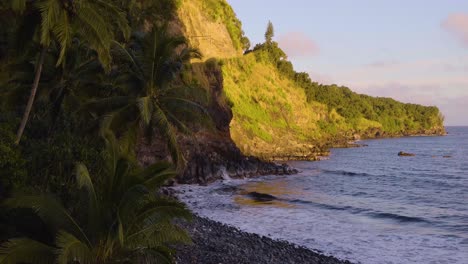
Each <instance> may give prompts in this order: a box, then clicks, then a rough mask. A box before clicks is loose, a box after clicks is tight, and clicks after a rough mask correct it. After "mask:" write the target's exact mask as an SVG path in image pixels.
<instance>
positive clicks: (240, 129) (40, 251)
mask: <svg viewBox="0 0 468 264" xmlns="http://www.w3.org/2000/svg"><path fill="white" fill-rule="evenodd" d="M176 15H178V16H179V19H175V16H176ZM213 21H214V22H213ZM0 22H1V24H2V27H0V207H1V208H0V210H1V211H2V214H1V215H0V264H10V263H17V262H19V263H64V264H68V263H70V264H71V263H73V264H76V263H140V262H141V263H159V262H169V263H170V262H172V255H173V254H172V253H173V252H172V251H171V249H170V247H171V245H173V244H175V243H185V242H188V241H189V239H188V238H187V236H186V234H185V233H184V232H183V230H180V229H178V228H177V226H174V225H173V224H172V223H173V220H174V218H188V217H189V216H190V214H189V213H188V212H187V210H186V209H185V208H184V206H182V205H181V204H179V203H178V202H176V201H173V200H170V199H168V198H167V197H165V196H163V195H161V194H159V193H160V187H161V186H162V185H164V184H165V183H166V181H167V180H169V179H170V178H172V177H174V176H175V174H176V172H181V171H182V170H183V166H184V165H185V164H184V158H183V156H182V155H181V151H179V148H178V143H177V140H176V139H177V136H178V135H181V133H184V132H187V134H189V133H190V132H192V131H197V132H199V131H201V132H203V133H205V132H208V133H209V132H211V131H212V130H213V129H215V128H214V127H215V126H214V124H213V122H212V121H211V120H209V119H210V117H209V115H207V110H206V109H208V108H210V107H211V108H210V109H212V106H213V104H212V103H213V102H216V106H219V105H221V106H222V108H223V110H224V109H226V110H228V109H227V108H228V107H230V108H232V110H233V114H234V119H233V121H232V123H231V134H232V138H233V139H234V140H235V142H236V143H237V144H238V146H239V147H240V148H241V149H242V150H243V151H244V153H246V154H253V155H258V156H261V157H265V158H269V157H267V156H266V154H268V155H270V157H271V156H275V155H281V154H293V155H302V154H307V153H303V152H302V150H304V149H305V150H307V151H309V152H310V150H311V149H313V148H315V147H317V146H319V147H320V145H321V144H326V143H329V142H333V140H336V139H347V138H349V137H350V136H352V135H353V134H355V133H358V134H361V135H363V136H377V135H389V136H392V135H401V134H405V133H420V132H424V131H433V130H432V129H443V128H442V121H443V120H442V117H441V114H440V113H439V110H438V109H437V108H435V107H423V106H419V105H411V104H402V103H399V102H396V101H394V100H392V99H387V98H373V97H369V96H365V95H359V94H356V93H353V92H352V91H351V90H349V89H348V88H346V87H338V86H336V85H321V84H318V83H316V82H313V81H312V80H311V79H310V77H309V76H308V75H307V74H306V73H297V72H295V71H294V69H293V66H292V64H291V62H289V61H288V60H287V56H286V54H285V53H284V52H283V51H282V50H281V49H280V48H279V45H278V43H277V42H275V41H274V40H273V38H274V28H273V25H272V24H271V23H269V25H268V29H267V32H266V34H265V43H262V44H257V45H256V46H255V47H254V48H253V49H251V50H250V42H249V40H248V39H247V38H246V37H245V36H244V33H243V31H242V28H241V22H240V21H239V20H238V19H237V18H236V16H235V14H234V12H233V10H232V8H231V7H230V6H229V5H228V4H227V2H226V1H225V0H207V1H205V0H203V1H202V0H139V1H124V0H96V1H94V0H81V1H72V0H37V1H32V0H10V1H1V2H0ZM218 22H219V23H218ZM181 23H185V24H183V25H180V24H181ZM178 32H184V33H185V34H187V35H188V36H187V38H185V37H180V36H177V33H178ZM206 34H213V35H210V36H208V38H206V36H201V37H202V39H199V41H198V42H197V41H195V37H200V36H199V35H206ZM217 34H218V35H219V36H222V37H220V38H219V39H218V35H217ZM190 37H193V38H190ZM210 38H211V40H213V39H214V41H213V43H211V40H209V39H210ZM207 39H208V40H207ZM191 43H192V44H193V43H197V44H198V48H200V49H201V50H202V51H208V52H207V53H208V54H209V55H210V56H208V58H209V57H211V56H214V58H210V59H208V60H207V61H206V62H201V61H200V59H201V53H200V52H199V50H198V49H196V48H193V47H192V46H191V45H190V44H191ZM210 50H214V51H213V52H210ZM241 51H245V55H244V56H240V55H241ZM218 55H219V56H218ZM220 58H222V60H220ZM220 71H222V73H223V76H221V74H220ZM223 78H224V88H225V89H224V91H222V90H221V89H220V88H221V87H220V84H221V82H222V81H223ZM213 86H216V88H217V89H218V90H216V91H214V89H212V87H213ZM213 91H214V92H213ZM215 92H216V94H215ZM213 94H214V95H213ZM212 96H214V97H216V98H212ZM213 100H216V101H213ZM226 112H227V113H229V112H228V111H226ZM209 114H211V116H215V115H212V114H213V113H211V112H210V113H209ZM214 114H216V113H214ZM222 118H223V122H224V121H226V122H227V121H228V120H229V115H228V114H226V117H222ZM18 128H19V129H18ZM438 131H440V130H438ZM224 132H226V131H223V133H224ZM226 134H227V133H226ZM223 135H224V134H223ZM153 138H154V140H155V141H156V142H157V147H159V148H161V149H162V150H161V153H162V157H161V159H165V161H161V162H159V161H158V162H155V163H154V164H146V163H144V162H142V161H141V160H138V159H137V153H136V152H137V151H138V150H139V148H145V147H149V146H150V144H152V140H153ZM158 140H159V141H158ZM153 143H154V142H153ZM151 147H154V146H153V145H151ZM166 149H169V150H168V151H166ZM298 150H299V151H298ZM166 156H168V157H166ZM139 162H142V163H144V164H145V165H148V167H147V168H141V167H140V163H139ZM167 162H169V163H167ZM5 201H6V202H5ZM31 223H34V224H31ZM13 237H16V238H13Z"/></svg>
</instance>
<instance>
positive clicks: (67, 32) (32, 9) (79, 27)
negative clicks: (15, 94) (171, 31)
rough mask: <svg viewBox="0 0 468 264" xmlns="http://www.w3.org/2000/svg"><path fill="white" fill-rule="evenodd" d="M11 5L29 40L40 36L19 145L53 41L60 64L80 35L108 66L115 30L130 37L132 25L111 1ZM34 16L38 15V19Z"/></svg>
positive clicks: (18, 1) (19, 0) (43, 0)
mask: <svg viewBox="0 0 468 264" xmlns="http://www.w3.org/2000/svg"><path fill="white" fill-rule="evenodd" d="M11 7H12V9H13V10H14V11H16V12H19V13H21V14H24V15H23V16H22V18H23V20H24V21H23V23H22V25H23V26H22V27H20V28H26V29H27V30H25V31H27V32H31V33H32V34H31V35H29V36H28V37H27V38H26V40H27V41H29V42H30V41H31V40H32V39H33V36H35V35H38V36H39V39H38V43H39V46H40V48H39V49H40V52H39V57H38V58H37V60H36V63H35V66H36V67H35V76H34V81H33V84H32V87H31V93H30V96H29V100H28V103H27V105H26V109H25V111H24V114H23V118H22V120H21V123H20V127H19V129H18V132H17V139H16V144H19V142H20V140H21V137H22V135H23V132H24V129H25V127H26V124H27V122H28V119H29V115H30V113H31V110H32V106H33V103H34V100H35V97H36V92H37V88H38V86H39V82H40V79H41V74H42V68H43V64H44V60H45V57H46V53H47V50H48V48H49V46H50V45H51V43H52V42H56V43H58V45H59V46H60V56H59V58H58V60H57V63H56V64H57V66H59V65H61V64H63V62H64V60H65V55H66V53H67V50H68V48H69V47H70V45H71V43H72V39H73V38H74V37H78V38H79V39H81V40H82V41H84V42H86V43H88V45H89V46H90V47H91V48H92V49H93V50H95V51H96V52H97V54H98V57H99V60H100V61H101V63H102V64H103V65H104V66H105V68H107V69H109V65H110V61H111V56H110V46H111V42H112V41H113V40H114V39H115V33H114V32H115V29H116V28H117V29H119V30H120V31H121V32H122V33H123V35H124V36H125V37H127V36H128V35H129V34H130V28H129V26H128V22H127V20H126V18H125V14H124V13H122V12H121V11H120V10H118V9H117V8H116V7H115V6H114V5H113V4H111V3H110V2H109V1H108V0H82V1H73V0H37V1H32V0H12V2H11ZM35 17H39V18H40V19H39V21H38V20H37V19H35ZM111 19H112V20H111ZM19 35H20V34H19Z"/></svg>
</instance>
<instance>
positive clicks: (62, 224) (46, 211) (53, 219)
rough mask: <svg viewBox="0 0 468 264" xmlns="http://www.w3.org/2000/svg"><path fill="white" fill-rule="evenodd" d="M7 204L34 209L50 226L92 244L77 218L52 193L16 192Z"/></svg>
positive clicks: (12, 206) (11, 206)
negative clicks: (26, 193) (28, 193)
mask: <svg viewBox="0 0 468 264" xmlns="http://www.w3.org/2000/svg"><path fill="white" fill-rule="evenodd" d="M5 205H7V206H8V207H10V208H30V209H32V210H34V211H35V212H36V213H37V215H38V216H39V217H40V218H41V219H42V220H43V221H44V222H45V223H46V224H47V225H48V226H49V227H53V228H56V229H61V230H67V231H69V232H70V233H73V234H75V235H77V236H78V237H80V238H81V239H83V240H85V241H87V242H88V243H89V244H90V242H89V239H88V237H87V236H86V234H85V233H84V232H83V230H82V229H81V227H80V226H79V225H78V223H77V222H76V221H75V219H74V218H73V217H72V216H71V215H70V214H69V213H68V212H67V210H65V208H64V207H63V205H62V204H61V203H60V202H59V201H58V200H57V199H56V198H55V197H53V196H51V195H48V194H40V195H21V194H16V195H13V197H11V198H9V199H7V200H6V201H5Z"/></svg>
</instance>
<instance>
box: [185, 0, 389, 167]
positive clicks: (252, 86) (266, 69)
mask: <svg viewBox="0 0 468 264" xmlns="http://www.w3.org/2000/svg"><path fill="white" fill-rule="evenodd" d="M179 16H180V20H181V21H182V23H183V24H184V25H185V34H187V35H188V36H194V35H204V34H209V35H210V37H211V38H213V39H215V40H216V43H218V44H213V43H208V42H206V41H203V40H201V41H200V40H192V43H194V44H195V46H197V47H199V48H200V49H201V51H202V52H203V53H204V54H205V56H206V58H208V57H217V58H223V63H224V66H223V75H224V88H225V93H226V96H227V98H228V100H229V101H230V103H231V104H232V110H233V114H234V118H233V120H232V123H231V135H232V138H233V140H234V141H235V142H236V144H237V145H238V146H239V147H240V148H241V150H242V151H243V152H244V153H245V154H249V155H255V156H260V157H262V156H263V157H268V158H271V157H272V156H273V157H274V156H285V155H295V156H298V155H301V153H302V152H304V153H305V152H307V151H308V150H310V149H311V148H313V147H314V146H317V145H319V144H323V142H327V141H328V142H329V141H330V140H333V139H336V138H343V137H344V136H346V137H350V136H352V135H353V134H354V133H355V132H356V131H361V132H362V131H378V130H385V127H383V126H382V124H381V123H379V122H376V121H371V120H367V119H365V118H362V117H361V118H357V119H353V120H347V119H345V118H344V117H342V116H341V115H339V114H338V113H337V111H336V110H335V109H329V108H328V107H327V106H326V105H325V104H322V103H318V102H315V101H312V102H307V96H306V93H305V91H304V89H303V88H301V87H299V86H298V85H297V84H296V83H295V82H293V81H291V80H290V79H287V78H284V77H282V75H281V74H280V73H279V72H278V70H277V68H276V67H275V66H273V65H271V64H268V63H264V62H259V61H257V60H256V58H255V55H254V54H248V55H245V56H242V55H241V51H240V48H239V43H238V38H237V37H236V36H238V34H239V32H241V29H240V23H237V22H236V17H235V14H234V12H233V10H232V8H231V7H230V6H229V5H228V4H227V3H226V2H225V0H182V5H181V8H180V11H179ZM236 27H238V28H236Z"/></svg>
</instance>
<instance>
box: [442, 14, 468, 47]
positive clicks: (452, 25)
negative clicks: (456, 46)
mask: <svg viewBox="0 0 468 264" xmlns="http://www.w3.org/2000/svg"><path fill="white" fill-rule="evenodd" d="M442 28H443V29H445V30H447V31H448V32H450V33H451V34H452V35H454V36H455V37H456V38H458V39H459V40H460V42H461V44H462V45H463V46H464V47H465V48H468V14H464V13H456V14H451V15H449V16H448V17H447V18H446V19H445V20H444V21H443V22H442Z"/></svg>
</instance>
